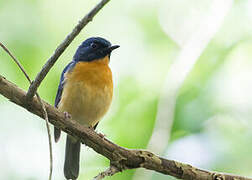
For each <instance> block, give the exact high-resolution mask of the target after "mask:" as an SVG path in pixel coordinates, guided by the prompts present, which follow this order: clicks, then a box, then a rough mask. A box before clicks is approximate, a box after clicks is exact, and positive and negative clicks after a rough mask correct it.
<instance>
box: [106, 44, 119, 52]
mask: <svg viewBox="0 0 252 180" xmlns="http://www.w3.org/2000/svg"><path fill="white" fill-rule="evenodd" d="M119 47H120V46H118V45H114V46H110V47H108V49H109V50H110V51H111V52H112V51H113V50H115V49H117V48H119Z"/></svg>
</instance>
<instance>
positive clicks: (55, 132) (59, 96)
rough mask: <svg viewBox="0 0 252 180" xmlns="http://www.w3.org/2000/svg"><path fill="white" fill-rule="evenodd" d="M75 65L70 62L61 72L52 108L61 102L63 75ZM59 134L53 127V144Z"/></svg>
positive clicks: (74, 62) (57, 129)
mask: <svg viewBox="0 0 252 180" xmlns="http://www.w3.org/2000/svg"><path fill="white" fill-rule="evenodd" d="M75 64H76V61H71V62H70V63H69V64H68V65H67V66H66V67H65V68H64V70H63V72H62V73H61V76H60V83H59V87H58V91H57V94H56V98H55V103H54V106H55V107H58V105H59V102H60V100H61V96H62V92H63V88H64V84H65V78H64V77H65V73H67V72H69V71H71V70H72V69H73V68H74V66H75ZM60 134H61V130H60V129H59V128H57V127H54V140H55V142H57V141H58V140H59V138H60Z"/></svg>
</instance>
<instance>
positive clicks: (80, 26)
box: [26, 0, 110, 102]
mask: <svg viewBox="0 0 252 180" xmlns="http://www.w3.org/2000/svg"><path fill="white" fill-rule="evenodd" d="M109 1H110V0H102V1H101V2H100V3H99V4H97V5H96V6H95V7H94V8H93V9H92V10H91V11H90V12H89V13H88V14H87V15H86V16H84V17H83V18H82V19H81V20H80V21H79V23H78V24H77V25H76V26H75V28H74V29H73V30H72V32H71V33H70V34H68V35H67V37H66V38H65V39H64V41H63V42H62V43H61V44H60V45H59V46H58V47H57V49H56V50H55V52H54V53H53V55H52V56H51V57H50V58H49V59H48V61H47V62H46V64H45V65H44V66H43V68H42V70H41V71H40V72H39V73H38V74H37V76H36V78H35V80H34V82H32V84H31V85H30V87H29V90H28V92H27V95H26V98H27V100H28V102H29V101H30V100H31V98H32V97H33V96H34V95H35V93H36V91H37V89H38V87H39V85H40V83H41V82H42V81H43V79H44V78H45V76H46V75H47V73H48V72H49V70H50V69H51V68H52V66H53V65H54V63H55V62H56V61H57V59H58V58H59V57H60V55H61V54H62V53H63V52H64V51H65V49H66V48H67V47H68V46H69V44H70V43H71V42H72V41H73V40H74V38H75V37H76V36H77V35H78V34H79V33H80V31H81V30H82V29H83V28H84V27H85V26H86V25H87V24H88V23H89V22H90V21H92V19H93V17H94V16H95V15H96V14H97V13H98V12H99V11H100V10H101V9H102V8H103V6H104V5H105V4H107V3H108V2H109Z"/></svg>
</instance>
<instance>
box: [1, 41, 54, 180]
mask: <svg viewBox="0 0 252 180" xmlns="http://www.w3.org/2000/svg"><path fill="white" fill-rule="evenodd" d="M0 46H1V47H2V48H3V49H4V51H5V52H6V53H7V54H8V55H9V56H10V57H11V58H12V59H13V61H14V62H15V63H16V64H17V66H18V67H19V69H20V70H21V71H22V72H23V74H24V75H25V77H26V79H27V80H28V81H29V83H30V84H31V83H32V81H31V79H30V77H29V75H28V74H27V73H26V71H25V69H24V67H23V66H22V65H21V63H20V62H19V61H18V60H17V58H16V57H15V56H14V55H13V54H12V53H11V52H10V51H9V49H8V48H7V47H6V46H4V45H3V44H2V43H1V42H0ZM35 94H36V96H37V98H38V100H39V103H40V104H41V107H42V110H43V115H44V116H43V117H44V119H45V120H46V130H47V135H48V142H49V152H50V171H49V180H51V179H52V171H53V153H52V138H51V132H50V127H49V120H48V115H47V112H46V109H45V105H44V104H43V102H42V99H41V98H40V96H39V94H38V93H35Z"/></svg>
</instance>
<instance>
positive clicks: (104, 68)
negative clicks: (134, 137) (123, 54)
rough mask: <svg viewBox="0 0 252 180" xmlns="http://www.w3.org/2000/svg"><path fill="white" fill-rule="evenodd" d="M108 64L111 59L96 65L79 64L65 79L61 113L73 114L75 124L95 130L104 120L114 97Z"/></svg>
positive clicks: (94, 62)
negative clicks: (96, 125) (94, 127)
mask: <svg viewBox="0 0 252 180" xmlns="http://www.w3.org/2000/svg"><path fill="white" fill-rule="evenodd" d="M108 62H109V58H108V56H107V57H105V58H103V59H100V60H96V61H93V62H78V63H77V64H76V65H75V67H74V68H73V70H72V71H71V72H68V73H67V74H66V75H65V80H66V83H65V85H64V90H63V93H62V98H61V101H60V103H59V109H60V111H66V112H68V113H70V114H71V116H72V118H73V120H76V121H78V122H79V123H81V124H83V125H86V126H94V125H95V124H96V123H97V122H98V121H99V120H100V119H101V118H102V117H103V116H104V114H105V113H106V112H107V110H108V108H109V106H110V104H111V101H112V95H113V81H112V73H111V70H110V68H109V66H108Z"/></svg>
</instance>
